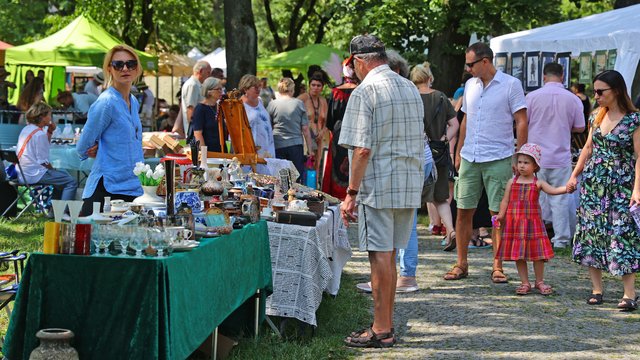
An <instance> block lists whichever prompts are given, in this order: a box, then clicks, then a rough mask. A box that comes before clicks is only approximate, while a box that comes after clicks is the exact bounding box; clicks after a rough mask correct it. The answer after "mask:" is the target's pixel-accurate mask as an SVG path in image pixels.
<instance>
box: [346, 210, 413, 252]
mask: <svg viewBox="0 0 640 360" xmlns="http://www.w3.org/2000/svg"><path fill="white" fill-rule="evenodd" d="M415 210H416V209H413V208H410V209H376V208H372V207H370V206H367V205H362V204H360V205H359V206H358V238H359V239H360V251H393V249H404V248H406V247H407V243H408V242H409V236H411V230H412V227H413V216H414V213H415Z"/></svg>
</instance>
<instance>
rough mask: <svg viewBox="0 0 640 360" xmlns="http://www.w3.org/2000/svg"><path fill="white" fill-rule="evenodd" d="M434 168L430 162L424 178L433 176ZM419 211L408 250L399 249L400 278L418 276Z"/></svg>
mask: <svg viewBox="0 0 640 360" xmlns="http://www.w3.org/2000/svg"><path fill="white" fill-rule="evenodd" d="M432 168H433V162H430V163H428V164H426V165H425V166H424V176H425V179H426V177H427V176H430V175H431V170H432ZM417 227H418V210H417V209H416V211H415V212H414V215H413V229H412V230H411V236H409V243H407V248H406V249H398V256H397V257H398V259H397V262H398V263H399V264H400V276H411V277H414V276H416V269H417V268H418V230H417Z"/></svg>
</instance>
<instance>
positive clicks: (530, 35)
mask: <svg viewBox="0 0 640 360" xmlns="http://www.w3.org/2000/svg"><path fill="white" fill-rule="evenodd" d="M491 49H492V50H493V51H494V53H501V52H508V53H514V52H529V51H549V52H556V53H562V52H570V53H571V55H572V56H574V57H577V56H579V55H580V53H581V52H593V51H597V50H611V49H616V52H617V58H616V64H615V67H614V69H615V70H617V71H618V72H620V73H621V74H622V76H623V77H624V79H625V82H626V83H627V90H628V91H629V94H631V85H632V84H633V78H634V76H635V74H636V68H637V67H638V61H640V5H633V6H629V7H626V8H622V9H617V10H612V11H607V12H604V13H601V14H596V15H591V16H587V17H583V18H581V19H576V20H571V21H565V22H562V23H558V24H554V25H548V26H543V27H540V28H536V29H531V30H525V31H519V32H516V33H511V34H506V35H502V36H498V37H495V38H493V39H491Z"/></svg>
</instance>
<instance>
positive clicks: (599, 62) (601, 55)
mask: <svg viewBox="0 0 640 360" xmlns="http://www.w3.org/2000/svg"><path fill="white" fill-rule="evenodd" d="M606 69H607V51H606V50H598V51H596V74H600V73H601V72H603V71H605V70H606Z"/></svg>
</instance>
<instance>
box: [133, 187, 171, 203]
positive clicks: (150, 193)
mask: <svg viewBox="0 0 640 360" xmlns="http://www.w3.org/2000/svg"><path fill="white" fill-rule="evenodd" d="M142 191H144V194H143V195H142V196H138V197H137V198H135V199H134V200H133V202H134V204H151V203H164V199H163V198H161V197H160V196H158V195H156V191H158V185H155V186H142Z"/></svg>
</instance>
